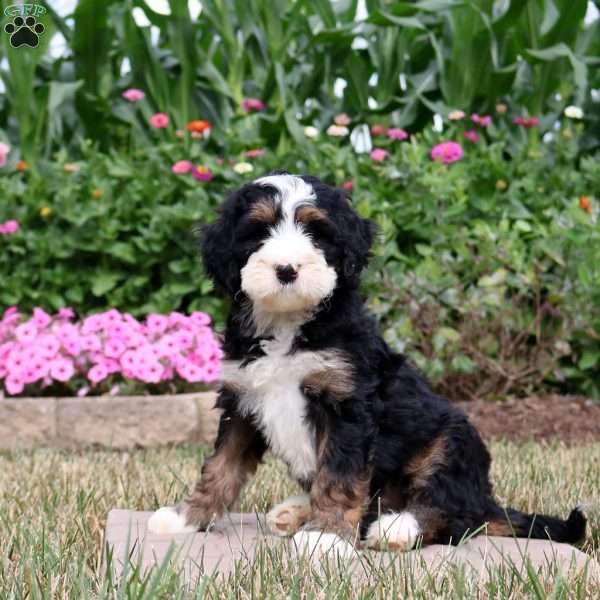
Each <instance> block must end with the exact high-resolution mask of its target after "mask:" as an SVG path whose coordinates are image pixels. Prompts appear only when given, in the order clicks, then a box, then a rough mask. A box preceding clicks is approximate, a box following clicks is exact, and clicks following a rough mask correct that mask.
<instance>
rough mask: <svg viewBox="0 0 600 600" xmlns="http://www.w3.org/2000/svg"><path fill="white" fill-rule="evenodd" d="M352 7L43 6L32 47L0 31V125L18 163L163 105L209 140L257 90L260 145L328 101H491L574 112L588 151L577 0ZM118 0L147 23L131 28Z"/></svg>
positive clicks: (583, 26)
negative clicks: (139, 103)
mask: <svg viewBox="0 0 600 600" xmlns="http://www.w3.org/2000/svg"><path fill="white" fill-rule="evenodd" d="M46 4H51V3H46ZM361 4H362V5H363V6H364V7H366V14H363V15H360V16H359V18H358V20H357V5H358V2H357V0H348V1H343V2H341V1H336V2H333V1H331V0H319V1H318V2H300V1H292V0H272V1H271V2H267V3H265V2H264V0H246V1H245V2H244V3H243V5H242V4H241V3H240V2H238V0H221V1H219V2H214V1H206V2H202V10H201V12H200V13H199V14H198V15H197V16H196V17H195V18H192V17H191V15H190V12H189V9H188V4H187V3H186V2H183V1H182V0H169V2H168V5H169V14H160V13H158V12H156V11H154V10H153V9H152V8H151V7H150V6H149V5H148V4H147V3H146V2H144V1H142V0H126V1H122V2H114V1H109V0H108V1H104V2H98V1H97V0H79V2H77V5H76V7H75V9H74V12H73V14H72V15H69V16H66V17H64V18H61V17H59V16H58V15H57V14H56V12H55V11H54V10H53V9H52V7H51V6H47V9H48V14H47V15H45V16H44V17H42V19H43V21H44V25H45V26H46V33H45V35H44V36H42V38H41V40H40V45H39V47H38V48H36V49H29V50H28V51H27V52H22V50H20V49H16V48H11V47H10V44H9V38H8V36H2V38H1V39H0V43H3V44H4V50H5V55H6V57H7V60H8V63H7V64H5V65H0V77H1V78H2V80H3V82H4V85H5V88H6V94H3V95H2V96H0V128H1V129H2V130H4V131H5V132H7V133H9V134H10V135H11V136H12V138H11V141H12V142H13V143H14V144H15V145H16V144H17V142H18V146H19V151H20V152H21V153H22V154H23V156H24V158H25V159H26V160H28V161H30V162H34V161H35V160H36V159H37V157H40V156H42V157H45V158H48V157H49V156H50V155H51V153H52V151H53V150H55V149H56V148H59V147H64V146H67V145H70V147H71V149H73V147H76V146H77V144H78V142H79V141H80V140H81V139H82V138H85V139H92V140H94V142H96V143H98V144H99V145H100V147H101V148H102V149H103V150H104V151H109V150H110V149H112V148H115V147H116V148H119V149H123V148H124V147H126V146H127V144H128V138H129V136H130V134H131V133H132V131H136V130H137V129H138V128H139V125H140V123H144V124H146V125H147V123H148V118H149V117H150V115H151V114H152V113H153V112H156V111H162V110H164V109H165V107H169V109H170V112H171V117H172V121H171V124H170V125H169V126H170V127H172V128H177V127H179V128H181V129H183V127H184V126H185V124H186V123H187V122H188V121H190V120H191V119H196V118H199V116H203V118H207V119H209V120H211V122H212V123H213V125H214V128H215V131H216V135H217V136H218V137H219V138H221V137H227V132H228V130H229V129H230V128H231V127H232V124H233V123H234V122H235V120H236V119H237V118H238V117H239V116H240V114H241V113H242V112H243V109H244V98H245V97H247V96H250V97H253V98H258V99H260V100H261V101H262V102H264V103H265V104H267V105H269V106H270V107H271V111H270V112H269V113H260V114H257V115H256V120H257V121H258V122H259V123H260V130H261V137H262V139H263V140H264V141H265V142H266V143H267V144H268V145H269V146H270V147H276V146H278V145H279V144H289V143H290V141H291V140H293V142H294V143H301V142H302V140H303V139H304V137H305V136H304V134H303V130H302V126H301V125H304V124H312V123H313V122H314V121H317V123H318V125H319V126H320V127H324V126H325V123H327V122H328V121H329V120H330V119H331V117H332V116H333V114H335V113H336V112H340V111H342V110H343V111H346V112H348V113H349V114H351V115H353V116H354V117H355V118H357V119H361V120H370V119H373V118H378V117H379V116H380V115H382V114H385V115H388V116H389V118H390V119H391V120H392V122H393V123H394V124H395V125H396V126H398V127H410V128H411V129H412V130H413V131H418V130H421V129H425V128H427V127H428V126H429V124H430V122H431V118H432V116H433V115H434V114H435V113H439V114H441V115H447V114H448V113H449V112H450V111H452V110H453V109H456V108H463V109H465V110H470V111H485V112H489V111H491V110H492V109H493V106H494V105H495V103H496V102H497V101H498V99H500V98H506V99H513V100H514V101H515V102H516V103H518V104H519V105H520V106H523V107H524V108H525V111H526V112H528V113H529V114H530V115H537V116H541V115H543V116H544V118H543V119H542V121H543V122H542V126H543V128H544V129H550V128H551V126H552V123H553V122H554V120H555V119H556V117H557V116H559V115H560V114H561V113H562V110H563V109H564V107H565V106H567V105H568V104H570V103H572V102H575V103H576V104H578V105H580V106H585V107H586V110H587V112H588V113H589V115H590V122H591V123H593V124H594V127H593V128H590V129H589V130H588V135H587V139H586V141H585V144H583V146H582V147H583V148H584V149H585V150H589V149H590V148H593V147H597V146H598V143H599V142H598V140H599V139H600V138H599V137H598V127H599V126H600V120H599V119H598V117H597V116H594V115H595V113H597V111H596V110H594V103H593V101H592V97H591V95H590V90H591V89H593V88H594V87H596V88H597V87H598V72H599V70H598V68H597V67H598V63H599V61H600V59H599V56H600V35H599V31H600V20H596V21H595V22H592V23H586V22H585V14H586V8H587V5H588V2H587V0H505V1H503V2H492V1H491V0H486V1H485V2H484V1H478V2H462V1H459V0H433V1H429V0H427V1H419V2H405V1H402V2H401V1H396V2H390V1H389V0H367V1H366V2H365V3H361ZM134 8H135V10H136V11H137V12H138V14H142V15H144V16H145V19H146V20H147V25H138V24H137V23H136V21H135V20H134V16H133V14H132V12H133V9H134ZM151 28H154V30H151ZM56 31H59V32H60V33H62V35H63V36H64V38H65V39H66V41H67V48H66V52H65V53H64V54H63V55H61V56H60V57H53V56H51V55H49V53H48V52H47V49H48V45H49V42H50V40H51V39H52V37H53V33H54V32H56ZM154 34H157V35H154ZM338 80H342V81H345V82H346V86H345V88H344V90H343V92H342V93H341V95H336V93H335V91H334V90H335V84H336V81H338ZM128 87H137V88H143V89H144V90H145V91H146V102H145V103H144V109H145V113H144V114H143V116H141V115H136V114H134V113H133V111H131V110H130V108H131V107H130V106H128V105H127V104H126V103H125V102H121V101H120V99H119V96H120V93H121V92H122V91H123V90H124V89H126V88H128ZM117 99H119V101H117ZM146 128H147V127H146Z"/></svg>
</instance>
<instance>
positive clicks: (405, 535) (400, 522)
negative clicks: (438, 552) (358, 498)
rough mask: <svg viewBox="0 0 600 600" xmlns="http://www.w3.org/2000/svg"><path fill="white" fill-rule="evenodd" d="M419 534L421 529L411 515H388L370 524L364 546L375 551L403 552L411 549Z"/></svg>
mask: <svg viewBox="0 0 600 600" xmlns="http://www.w3.org/2000/svg"><path fill="white" fill-rule="evenodd" d="M420 534H421V528H420V527H419V523H418V521H417V519H416V518H415V516H414V515H413V514H412V513H409V512H401V513H389V514H387V515H382V516H381V517H379V519H377V521H375V522H374V523H371V525H370V526H369V530H368V531H367V536H366V538H365V545H366V546H367V548H374V549H376V550H396V551H401V552H405V551H407V550H410V549H411V548H413V546H414V545H415V543H416V541H417V538H418V537H419V535H420Z"/></svg>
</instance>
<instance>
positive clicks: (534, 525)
mask: <svg viewBox="0 0 600 600" xmlns="http://www.w3.org/2000/svg"><path fill="white" fill-rule="evenodd" d="M586 526H587V517H586V516H585V513H584V512H583V509H582V507H581V506H577V507H576V508H574V509H573V510H572V511H571V513H570V514H569V517H568V518H567V520H566V521H563V520H562V519H559V518H557V517H551V516H548V515H538V514H535V513H532V514H528V513H524V512H520V511H518V510H515V509H514V508H507V509H502V508H500V507H496V509H495V510H494V511H493V515H491V516H490V518H489V520H488V526H487V533H488V535H503V536H516V537H528V538H533V539H540V540H547V539H551V540H552V541H553V542H566V543H567V544H574V543H576V542H579V541H581V540H582V539H583V538H584V537H585V530H586Z"/></svg>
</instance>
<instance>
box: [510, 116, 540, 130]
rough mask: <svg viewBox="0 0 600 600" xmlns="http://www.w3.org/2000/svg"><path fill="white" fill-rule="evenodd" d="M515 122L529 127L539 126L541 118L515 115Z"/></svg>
mask: <svg viewBox="0 0 600 600" xmlns="http://www.w3.org/2000/svg"><path fill="white" fill-rule="evenodd" d="M513 123H514V124H515V125H522V126H523V127H527V128H528V129H529V128H531V127H537V126H538V125H539V124H540V120H539V118H538V117H515V118H514V119H513Z"/></svg>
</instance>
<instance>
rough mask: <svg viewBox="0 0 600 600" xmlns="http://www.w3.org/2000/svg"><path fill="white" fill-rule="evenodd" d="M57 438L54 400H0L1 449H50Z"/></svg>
mask: <svg viewBox="0 0 600 600" xmlns="http://www.w3.org/2000/svg"><path fill="white" fill-rule="evenodd" d="M55 436H56V400H55V399H54V398H17V399H14V400H13V399H10V398H2V399H0V448H2V449H4V450H16V449H27V448H35V447H36V446H50V445H52V442H53V440H54V438H55Z"/></svg>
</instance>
